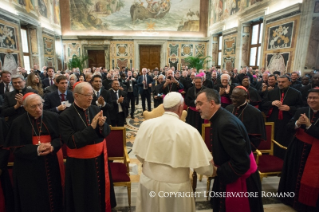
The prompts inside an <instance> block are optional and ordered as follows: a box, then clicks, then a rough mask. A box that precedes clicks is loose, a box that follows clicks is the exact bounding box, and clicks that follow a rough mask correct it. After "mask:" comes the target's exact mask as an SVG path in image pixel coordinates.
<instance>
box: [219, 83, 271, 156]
mask: <svg viewBox="0 0 319 212" xmlns="http://www.w3.org/2000/svg"><path fill="white" fill-rule="evenodd" d="M249 94H250V93H249V91H248V90H247V88H245V87H243V86H237V87H235V88H234V90H233V92H232V95H231V97H230V98H231V100H232V102H233V104H231V105H228V106H227V107H226V108H225V109H226V110H228V111H229V112H231V113H232V114H234V115H235V116H236V117H237V118H239V120H240V121H241V122H243V124H244V125H245V127H246V130H247V133H248V136H249V140H250V144H251V149H252V151H255V150H256V149H258V146H259V144H260V142H262V141H265V140H266V129H265V122H264V117H263V115H262V114H261V112H260V110H258V109H257V108H255V107H254V106H252V105H250V104H249Z"/></svg>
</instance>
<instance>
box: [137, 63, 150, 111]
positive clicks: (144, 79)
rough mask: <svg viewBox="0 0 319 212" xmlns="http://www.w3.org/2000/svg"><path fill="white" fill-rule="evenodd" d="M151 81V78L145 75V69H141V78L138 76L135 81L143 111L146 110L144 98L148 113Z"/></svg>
mask: <svg viewBox="0 0 319 212" xmlns="http://www.w3.org/2000/svg"><path fill="white" fill-rule="evenodd" d="M152 82H153V79H152V77H151V76H149V75H148V74H147V69H146V68H143V69H142V76H140V77H139V78H138V80H137V86H138V87H139V93H140V94H141V97H142V107H143V111H144V110H146V107H145V98H146V99H147V108H148V111H151V92H152V91H151V87H152Z"/></svg>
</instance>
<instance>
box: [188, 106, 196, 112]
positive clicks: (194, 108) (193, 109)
mask: <svg viewBox="0 0 319 212" xmlns="http://www.w3.org/2000/svg"><path fill="white" fill-rule="evenodd" d="M188 108H189V109H191V110H192V111H195V112H198V110H196V107H191V106H188Z"/></svg>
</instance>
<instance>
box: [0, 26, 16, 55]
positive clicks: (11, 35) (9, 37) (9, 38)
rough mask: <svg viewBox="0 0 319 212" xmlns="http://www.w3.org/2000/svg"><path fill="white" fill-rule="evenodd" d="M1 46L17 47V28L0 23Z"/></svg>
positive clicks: (7, 47)
mask: <svg viewBox="0 0 319 212" xmlns="http://www.w3.org/2000/svg"><path fill="white" fill-rule="evenodd" d="M0 38H1V39H0V48H4V49H14V50H16V49H17V35H16V29H15V28H14V27H11V26H7V25H4V24H1V23H0Z"/></svg>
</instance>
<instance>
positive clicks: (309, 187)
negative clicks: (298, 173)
mask: <svg viewBox="0 0 319 212" xmlns="http://www.w3.org/2000/svg"><path fill="white" fill-rule="evenodd" d="M296 138H297V139H299V140H301V141H302V142H304V143H307V144H310V145H312V147H311V150H310V152H309V155H308V158H307V161H306V165H305V168H304V171H303V173H302V177H301V182H300V189H299V196H298V201H299V202H301V203H303V204H305V205H309V206H312V207H316V203H317V200H318V197H319V172H318V167H319V139H316V138H314V137H313V136H311V135H309V134H307V133H306V132H305V131H304V130H303V129H300V128H299V129H298V130H297V133H296Z"/></svg>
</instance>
